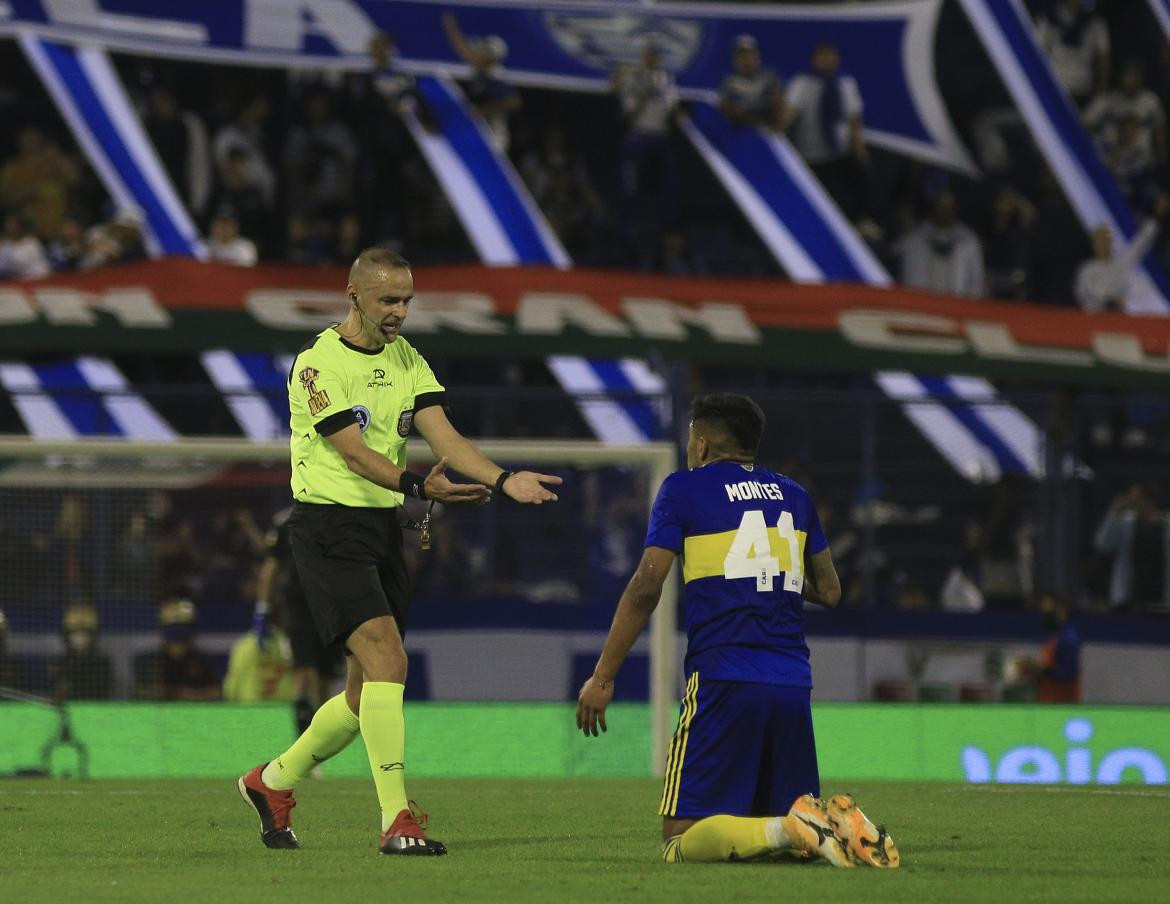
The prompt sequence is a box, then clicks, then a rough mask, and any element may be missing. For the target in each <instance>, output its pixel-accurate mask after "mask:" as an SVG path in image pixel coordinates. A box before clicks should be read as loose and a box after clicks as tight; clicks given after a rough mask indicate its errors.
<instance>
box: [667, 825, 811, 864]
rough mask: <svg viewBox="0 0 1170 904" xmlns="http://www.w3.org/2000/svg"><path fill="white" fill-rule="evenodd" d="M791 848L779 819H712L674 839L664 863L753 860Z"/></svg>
mask: <svg viewBox="0 0 1170 904" xmlns="http://www.w3.org/2000/svg"><path fill="white" fill-rule="evenodd" d="M788 845H789V841H788V834H787V833H786V832H785V831H784V826H783V825H782V824H781V822H780V820H779V819H778V818H776V817H771V816H768V817H760V818H751V817H747V816H708V817H707V818H706V819H700V820H699V821H698V822H696V823H695V824H694V825H693V826H691V827H690V828H689V829H687V830H686V831H685V832H683V833H682V834H681V835H676V836H675V837H674V838H671V839H670V840H669V841H668V842H667V843H666V846H665V847H664V848H663V850H662V859H663V860H665V861H666V862H667V863H716V862H718V861H721V860H749V859H751V858H752V857H758V856H760V854H767V853H769V852H770V851H778V850H780V849H781V848H785V847H788Z"/></svg>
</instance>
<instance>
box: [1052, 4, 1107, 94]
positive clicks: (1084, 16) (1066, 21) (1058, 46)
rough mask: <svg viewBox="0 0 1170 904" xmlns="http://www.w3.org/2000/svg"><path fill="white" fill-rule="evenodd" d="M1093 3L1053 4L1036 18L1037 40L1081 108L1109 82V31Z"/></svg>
mask: <svg viewBox="0 0 1170 904" xmlns="http://www.w3.org/2000/svg"><path fill="white" fill-rule="evenodd" d="M1095 7H1096V4H1095V3H1094V2H1093V0H1049V3H1048V4H1047V7H1046V8H1044V9H1042V10H1041V11H1040V12H1039V13H1037V15H1036V37H1037V39H1038V40H1039V43H1040V47H1041V49H1042V50H1043V51H1044V55H1045V56H1046V57H1048V63H1049V65H1050V66H1052V71H1053V72H1054V73H1055V75H1056V78H1057V81H1059V82H1060V83H1061V84H1062V85H1064V89H1065V90H1066V91H1067V92H1068V93H1069V94H1070V95H1071V96H1072V98H1073V100H1074V101H1076V103H1077V106H1078V107H1083V106H1084V105H1085V103H1086V102H1087V101H1088V100H1089V99H1090V98H1092V97H1093V96H1094V95H1096V94H1098V93H1100V92H1101V91H1104V90H1105V87H1106V85H1107V84H1108V81H1109V54H1110V45H1109V29H1108V28H1107V27H1106V26H1105V21H1104V20H1103V19H1102V18H1101V17H1100V16H1099V15H1097V12H1096V9H1095Z"/></svg>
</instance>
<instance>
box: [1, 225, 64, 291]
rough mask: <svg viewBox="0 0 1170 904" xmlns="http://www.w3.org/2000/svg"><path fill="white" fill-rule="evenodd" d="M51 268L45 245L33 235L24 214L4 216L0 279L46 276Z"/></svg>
mask: <svg viewBox="0 0 1170 904" xmlns="http://www.w3.org/2000/svg"><path fill="white" fill-rule="evenodd" d="M51 269H52V268H51V267H50V266H49V256H48V254H46V253H45V246H44V245H42V244H41V240H40V239H38V238H37V237H36V236H35V235H33V233H32V230H31V229H30V228H29V223H28V221H27V220H26V219H25V216H24V214H19V213H10V214H9V215H8V216H6V217H5V218H4V235H3V237H2V238H0V279H36V278H37V277H38V276H48V274H49V273H50V271H51Z"/></svg>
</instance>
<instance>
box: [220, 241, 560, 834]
mask: <svg viewBox="0 0 1170 904" xmlns="http://www.w3.org/2000/svg"><path fill="white" fill-rule="evenodd" d="M345 291H346V294H347V296H348V298H349V302H350V305H351V307H350V310H349V314H348V315H347V316H346V318H345V320H344V321H343V322H342V323H339V324H337V325H335V326H332V327H329V328H328V329H325V330H322V331H321V332H320V333H318V334H317V335H316V336H315V337H313V338H312V339H311V340H309V342H307V343H306V344H305V346H304V348H302V349H301V350H300V352H299V353H298V354H297V357H296V359H295V361H294V362H293V366H292V370H291V372H290V373H289V380H288V398H289V406H290V408H291V410H292V419H291V427H292V491H293V499H294V505H293V513H292V515H291V516H290V517H289V537H290V540H291V542H292V549H293V559H294V561H295V562H296V568H297V573H298V575H299V576H300V579H301V584H302V585H303V587H304V592H305V597H306V599H307V600H308V603H309V609H310V611H311V612H312V615H313V621H314V623H315V624H316V626H317V630H318V631H319V632H320V634H321V639H322V640H323V641H324V642H325V643H326V644H333V643H342V644H344V647H345V651H346V653H347V654H348V655H347V657H346V683H345V693H343V694H338V695H337V696H335V697H332V698H331V699H329V700H326V701H325V703H323V704H322V705H321V707H320V709H318V710H317V712H316V714H315V715H314V716H313V721H312V722H311V723H310V724H309V727H308V729H307V730H306V731H305V733H304V734H302V735H301V736H300V737H299V738H297V740H296V741H295V742H294V743H293V745H292V747H290V748H289V749H288V750H287V751H285V752H284V753H282V754H281V755H280V756H278V757H276V758H275V759H274V760H272V761H270V762H268V763H264V764H262V765H260V766H257V767H256V768H254V769H252V770H251V771H250V772H248V773H247V774H246V775H244V776H243V777H242V778H240V780H239V783H238V785H239V790H240V794H241V795H243V798H244V800H245V801H246V802H247V803H248V804H250V805H251V806H252V807H253V808H255V810H256V812H257V814H258V815H259V817H260V837H261V839H262V840H263V841H264V844H265V845H267V846H268V847H270V848H295V847H299V845H300V843H299V842H298V840H297V837H296V835H294V834H293V831H292V827H291V818H290V817H291V811H292V808H293V807H294V806H295V805H296V803H295V801H294V800H293V787H294V786H295V785H296V783H297V782H298V781H299V780H300V779H301V778H302V777H304V776H305V775H307V774H308V773H309V772H310V771H311V770H312V768H313V766H314V765H316V764H317V763H322V762H324V761H325V760H327V759H329V758H330V757H332V756H334V755H336V754H337V753H340V752H341V751H342V750H343V749H344V748H345V747H346V746H347V745H348V744H349V743H350V741H352V740H353V739H354V738H355V737H356V736H357V735H358V733H359V732H360V733H361V735H362V738H363V739H364V740H365V742H366V752H367V753H368V754H369V758H370V770H371V771H372V773H373V776H374V785H375V787H376V788H377V792H378V803H379V805H380V806H381V809H382V839H381V844H380V850H381V852H382V853H383V854H407V855H435V854H445V853H447V848H446V846H445V845H443V844H442V842H439V841H435V840H434V839H432V838H428V837H427V835H426V833H425V832H424V831H423V830H424V828H425V822H421V821H420V820H419V819H418V818H416V816H415V814H414V813H413V812H412V810H411V808H410V806H409V805H408V804H407V798H406V789H405V781H404V771H405V762H406V761H405V756H404V742H403V738H404V725H403V718H402V692H403V687H404V682H405V681H406V651H405V649H404V648H403V645H402V637H403V633H404V632H405V629H406V615H407V610H408V608H409V600H408V581H407V575H406V567H405V564H404V562H403V558H402V535H401V532H400V529H399V526H398V521H397V517H396V514H397V513H396V512H395V509H396V508H397V507H398V506H399V505H401V504H402V501H403V497H404V496H406V495H409V496H413V497H415V498H417V499H432V500H435V501H438V502H442V503H445V504H447V505H451V504H461V505H482V504H483V503H485V502H487V501H488V500H489V499H490V498H491V496H492V492H493V491H492V488H493V487H494V490H495V492H496V493H499V494H502V495H504V496H507V497H508V498H509V499H512V500H514V501H516V502H526V503H532V504H535V505H540V504H541V503H542V502H552V501H555V500H556V498H557V497H556V494H554V493H553V492H552V491H551V490H549V489H548V488H547V487H546V486H545V484H559V483H560V482H561V479H560V478H559V477H551V476H548V475H545V474H534V473H532V472H530V471H518V472H515V473H513V472H511V471H505V470H504V469H503V468H501V467H500V466H499V465H496V464H493V463H492V462H491V461H490V460H488V459H487V458H485V457H484V456H483V454H481V453H480V451H479V450H478V449H476V448H475V446H474V445H472V444H471V443H470V442H468V441H467V440H466V439H464V438H463V437H462V436H461V435H460V434H459V433H458V432H457V431H456V430H455V428H454V427H452V426H451V423H450V422H449V421H448V420H447V415H446V413H445V411H444V404H445V395H444V390H443V387H442V386H441V385H440V384H439V382H438V380H436V379H435V375H434V374H433V373H432V372H431V368H430V366H429V365H428V364H427V362H426V361H425V360H424V359H423V357H422V355H420V354H419V353H418V352H417V351H415V350H414V348H413V347H412V346H411V345H410V343H409V342H407V341H406V340H405V339H403V338H402V337H401V336H400V333H401V331H402V324H403V321H405V320H406V315H407V312H408V311H409V310H410V303H411V299H412V298H413V297H414V277H413V276H412V275H411V272H410V264H409V263H407V261H406V260H405V259H404V258H402V257H401V256H400V255H398V254H396V253H394V252H393V251H388V250H386V249H382V248H368V249H366V250H365V251H363V252H362V253H361V254H359V255H358V257H357V260H355V261H354V263H353V266H352V267H351V268H350V271H349V284H348V285H347V286H346V290H345ZM412 423H413V425H414V426H415V427H416V428H417V429H418V431H419V433H421V434H422V436H423V439H425V440H426V441H427V445H429V446H430V447H431V450H432V451H433V452H434V453H435V455H436V457H437V458H438V459H439V461H438V464H436V465H435V466H434V467H433V468H432V469H431V472H430V473H429V474H428V475H427V476H426V478H425V479H423V478H420V477H418V476H417V475H415V474H412V473H410V472H409V471H406V470H405V469H404V465H405V462H406V437H407V434H409V433H410V427H411V424H412ZM448 465H450V466H451V467H452V468H453V469H454V470H456V471H458V472H459V473H460V474H464V475H466V476H467V477H468V478H470V479H471V480H473V481H475V483H453V482H452V481H450V480H449V479H448V478H447V477H446V474H445V471H446V469H447V466H448ZM420 823H421V824H420Z"/></svg>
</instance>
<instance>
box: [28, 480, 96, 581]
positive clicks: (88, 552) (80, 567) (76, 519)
mask: <svg viewBox="0 0 1170 904" xmlns="http://www.w3.org/2000/svg"><path fill="white" fill-rule="evenodd" d="M37 545H38V546H40V547H41V551H42V555H43V556H44V559H45V560H46V562H47V563H51V564H47V567H44V568H43V569H39V570H40V571H41V573H42V574H44V575H45V577H46V579H47V581H46V584H45V586H44V587H43V588H42V592H44V593H45V594H46V595H47V596H49V597H50V598H51V599H56V600H62V601H63V600H72V599H76V598H79V597H86V598H88V597H89V596H91V595H92V591H93V586H92V582H93V577H94V574H93V573H94V571H95V567H94V566H95V558H96V556H97V554H98V550H97V547H96V545H95V543H94V540H93V538H92V537H91V536H90V533H89V513H88V511H87V510H86V506H85V502H84V500H83V499H82V497H80V496H78V495H75V494H73V493H67V494H66V495H64V496H62V497H61V503H60V507H59V508H58V510H57V517H56V519H55V520H54V522H53V530H52V532H51V533H50V534H49V535H48V536H47V537H40V538H38V541H37Z"/></svg>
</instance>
